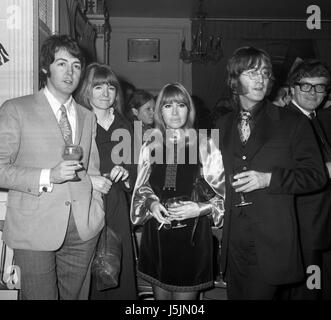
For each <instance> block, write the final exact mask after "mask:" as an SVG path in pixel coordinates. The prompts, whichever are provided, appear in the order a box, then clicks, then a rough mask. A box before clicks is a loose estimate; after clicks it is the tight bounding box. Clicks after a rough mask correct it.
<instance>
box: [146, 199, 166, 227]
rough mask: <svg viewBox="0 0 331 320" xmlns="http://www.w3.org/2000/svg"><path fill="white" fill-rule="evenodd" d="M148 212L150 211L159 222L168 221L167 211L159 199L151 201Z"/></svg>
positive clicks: (164, 222)
mask: <svg viewBox="0 0 331 320" xmlns="http://www.w3.org/2000/svg"><path fill="white" fill-rule="evenodd" d="M150 212H151V213H152V216H153V217H154V218H155V219H156V220H157V221H158V222H160V223H161V224H169V223H170V221H169V219H168V218H167V217H168V216H169V214H168V211H167V209H166V208H165V207H164V206H163V205H162V204H161V203H160V202H159V201H154V202H152V204H151V207H150Z"/></svg>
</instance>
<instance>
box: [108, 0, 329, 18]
mask: <svg viewBox="0 0 331 320" xmlns="http://www.w3.org/2000/svg"><path fill="white" fill-rule="evenodd" d="M106 1H107V2H108V5H109V8H110V16H111V17H112V16H113V17H153V18H192V17H194V16H195V12H196V11H197V8H198V3H199V1H198V0H106ZM312 4H315V5H318V6H319V7H320V9H321V16H322V20H324V19H331V1H330V0H204V8H205V11H206V12H207V13H208V18H234V19H240V18H246V19H247V18H249V19H255V18H257V19H267V18H271V19H300V20H305V19H306V18H307V17H308V16H309V14H307V13H306V10H307V7H308V6H310V5H312Z"/></svg>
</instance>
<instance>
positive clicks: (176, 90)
mask: <svg viewBox="0 0 331 320" xmlns="http://www.w3.org/2000/svg"><path fill="white" fill-rule="evenodd" d="M173 102H176V103H184V104H185V105H186V106H187V109H188V115H187V119H186V123H185V125H184V127H183V128H182V129H183V130H184V131H187V130H188V129H191V128H193V125H194V120H195V107H194V103H193V101H192V98H191V96H190V94H189V93H188V92H187V90H186V89H185V88H184V86H183V85H181V84H180V83H168V84H166V85H165V86H164V87H163V88H162V89H161V91H160V93H159V95H158V97H157V99H156V103H155V113H154V119H155V128H158V129H159V130H160V131H161V132H162V134H163V136H165V134H166V125H165V122H164V120H163V116H162V107H163V106H164V105H166V104H168V103H173Z"/></svg>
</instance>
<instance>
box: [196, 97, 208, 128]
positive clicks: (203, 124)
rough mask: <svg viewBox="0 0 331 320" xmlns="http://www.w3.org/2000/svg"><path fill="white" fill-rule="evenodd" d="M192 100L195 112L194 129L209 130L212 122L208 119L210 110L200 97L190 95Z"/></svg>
mask: <svg viewBox="0 0 331 320" xmlns="http://www.w3.org/2000/svg"><path fill="white" fill-rule="evenodd" d="M192 100H193V103H194V106H195V110H196V118H195V123H194V127H195V128H196V129H211V128H212V121H211V118H210V116H211V112H210V110H209V109H208V108H207V107H206V106H205V103H204V101H203V100H202V99H201V98H200V97H198V96H196V95H192Z"/></svg>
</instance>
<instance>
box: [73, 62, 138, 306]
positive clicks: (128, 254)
mask: <svg viewBox="0 0 331 320" xmlns="http://www.w3.org/2000/svg"><path fill="white" fill-rule="evenodd" d="M77 100H78V101H80V103H81V104H82V105H83V106H85V107H86V108H87V109H89V110H92V111H93V112H94V113H95V115H96V118H97V136H96V143H97V147H98V151H99V155H100V172H101V175H99V176H92V177H91V180H92V184H93V188H94V189H95V190H98V191H100V192H102V193H103V194H104V201H105V208H106V209H107V212H106V225H108V226H109V227H110V228H111V229H113V230H114V232H115V233H116V234H117V235H118V236H119V237H120V239H121V240H122V246H123V256H122V263H121V272H120V278H119V286H118V287H117V288H114V289H108V290H104V291H98V290H97V288H96V279H95V278H94V276H93V275H92V285H91V294H90V298H91V299H92V300H99V299H109V300H110V299H111V300H135V299H137V289H136V273H135V260H134V254H133V243H132V231H131V223H130V218H129V203H128V201H127V196H126V194H127V193H129V192H130V191H131V189H132V185H134V180H131V179H132V175H131V170H132V162H131V153H130V152H129V153H128V151H130V150H131V145H130V144H131V140H129V141H128V145H127V144H125V145H124V150H123V153H124V154H123V158H119V156H120V153H119V149H118V148H116V145H117V144H118V141H115V139H112V135H113V134H114V132H115V131H116V132H118V133H121V131H122V132H123V133H124V134H125V133H129V136H131V134H132V132H131V129H130V126H129V124H128V123H127V121H126V120H124V117H123V115H122V114H123V111H122V110H123V100H122V92H121V87H120V84H119V82H118V79H117V77H116V75H115V73H114V72H113V71H112V70H111V69H110V67H109V66H107V65H101V64H98V63H93V64H90V65H89V66H88V67H87V69H86V73H85V77H84V79H83V81H82V83H81V86H80V87H79V89H78V91H77ZM116 159H117V160H116ZM119 160H120V162H119ZM105 174H109V176H108V178H106V177H104V176H102V175H105ZM133 176H134V175H133Z"/></svg>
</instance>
